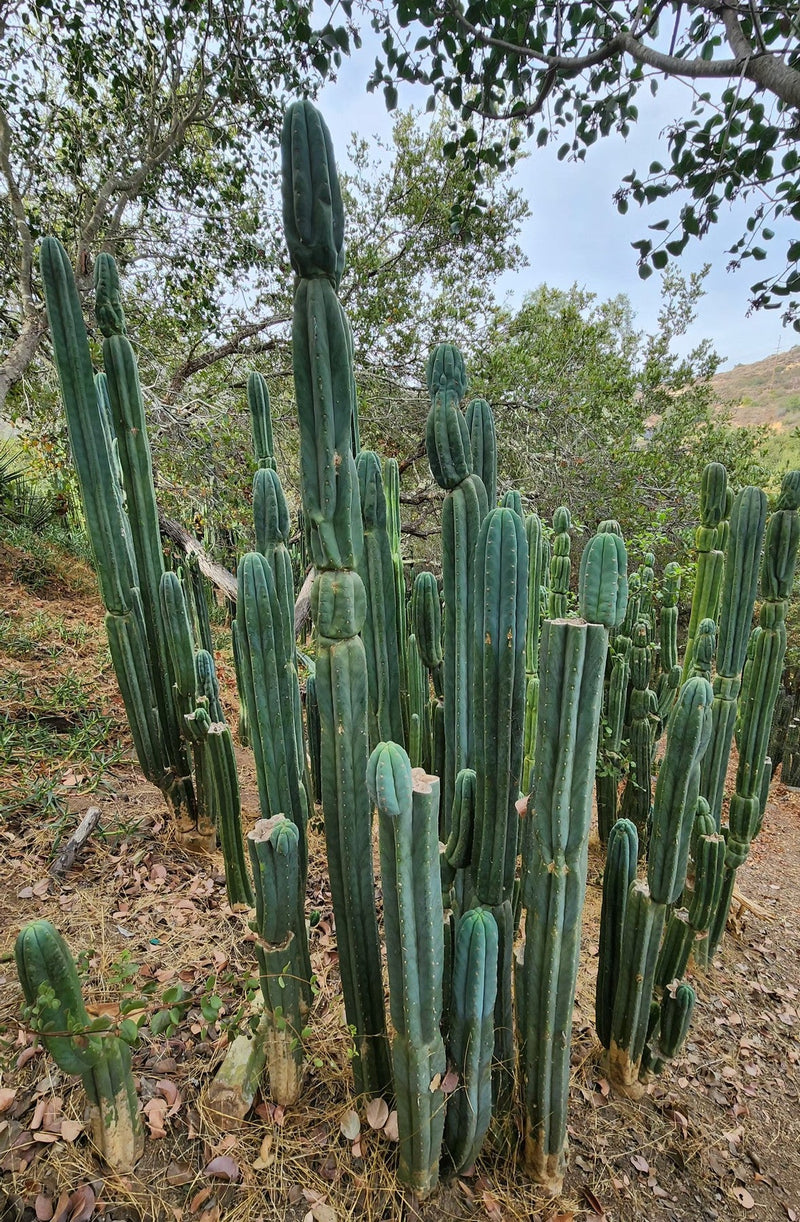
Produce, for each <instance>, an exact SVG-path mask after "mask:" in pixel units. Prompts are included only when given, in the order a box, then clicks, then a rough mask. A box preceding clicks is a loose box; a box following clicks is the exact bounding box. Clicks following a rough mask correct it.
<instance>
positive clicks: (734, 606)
mask: <svg viewBox="0 0 800 1222" xmlns="http://www.w3.org/2000/svg"><path fill="white" fill-rule="evenodd" d="M766 516H767V498H766V496H765V495H764V493H763V492H762V491H761V489H760V488H752V487H749V488H743V489H742V490H741V492H739V493H738V495H737V496H736V498H735V500H734V503H733V509H732V512H731V519H730V535H729V538H728V547H727V551H726V555H725V576H724V584H723V593H722V602H721V607H720V622H719V642H718V645H717V656H716V675H715V677H714V685H713V686H714V706H713V722H712V732H711V742H710V744H709V747H708V750H707V751H706V754H705V756H704V758H703V765H702V769H701V777H700V790H701V793H703V794H704V796H705V797H706V798H707V799H708V803H709V806H710V808H711V813H712V814H713V816H714V819H715V822H716V825H717V828H718V829H719V827H720V825H721V821H722V799H723V792H724V786H725V774H726V772H727V770H728V761H729V759H730V751H731V742H732V740H733V729H734V724H735V721H736V700H737V697H738V695H739V690H740V686H741V673H742V668H743V666H744V663H745V659H746V656H747V641H748V638H749V636H750V630H751V627H752V622H753V608H754V606H755V599H756V593H757V588H758V565H759V559H760V556H761V546H762V542H763V538H764V526H765V523H766Z"/></svg>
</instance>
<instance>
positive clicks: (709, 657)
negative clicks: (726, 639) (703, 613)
mask: <svg viewBox="0 0 800 1222" xmlns="http://www.w3.org/2000/svg"><path fill="white" fill-rule="evenodd" d="M716 647H717V624H716V621H715V620H713V619H703V620H701V621H700V623H699V624H698V627H697V635H696V636H695V638H694V650H693V652H692V669H691V674H692V676H695V675H699V676H700V677H701V678H703V679H708V681H709V683H710V682H711V667H712V666H713V664H714V651H715V649H716Z"/></svg>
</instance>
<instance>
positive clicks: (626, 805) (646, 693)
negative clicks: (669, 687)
mask: <svg viewBox="0 0 800 1222" xmlns="http://www.w3.org/2000/svg"><path fill="white" fill-rule="evenodd" d="M651 656H652V651H651V649H650V645H649V643H648V629H647V625H646V623H645V622H644V621H643V620H639V622H638V623H637V624H636V626H635V627H634V630H633V642H632V649H631V689H632V690H631V693H630V703H629V709H630V745H631V746H630V749H631V760H632V770H631V774H630V775H629V777H628V780H627V783H626V785H625V792H624V794H623V796H622V815H623V817H624V818H625V819H630V820H631V821H632V822H633V823H635V824H636V830H637V831H638V833H639V844H640V848H641V849H644V847H645V846H646V844H647V836H648V824H649V820H650V805H651V800H652V763H653V742H654V740H655V730H656V724H657V721H658V706H657V702H656V695H655V692H654V691H653V690H652V688H651V687H650V659H651Z"/></svg>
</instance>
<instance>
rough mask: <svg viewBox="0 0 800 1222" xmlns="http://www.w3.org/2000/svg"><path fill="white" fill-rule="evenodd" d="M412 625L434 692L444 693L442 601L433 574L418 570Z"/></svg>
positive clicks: (412, 609)
mask: <svg viewBox="0 0 800 1222" xmlns="http://www.w3.org/2000/svg"><path fill="white" fill-rule="evenodd" d="M411 627H412V630H413V633H414V636H415V637H416V638H417V648H418V649H419V652H420V657H421V658H422V660H423V662H424V663H425V665H426V666H427V668H428V670H429V671H430V673H431V679H432V680H433V686H434V691H435V692H436V694H437V696H441V695H442V663H443V661H444V653H443V649H442V604H441V600H440V598H439V588H438V586H437V584H436V578H435V577H434V575H433V573H429V572H427V571H426V570H424V569H423V570H422V572H420V573H417V575H416V577H415V578H414V587H413V589H412V592H411Z"/></svg>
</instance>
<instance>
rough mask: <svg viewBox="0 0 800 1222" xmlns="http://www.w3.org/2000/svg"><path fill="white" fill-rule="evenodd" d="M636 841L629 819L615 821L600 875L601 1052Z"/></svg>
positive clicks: (597, 992)
mask: <svg viewBox="0 0 800 1222" xmlns="http://www.w3.org/2000/svg"><path fill="white" fill-rule="evenodd" d="M638 855H639V837H638V834H637V832H636V825H635V824H634V823H631V821H630V820H629V819H618V820H617V822H616V823H615V824H614V825H613V827H612V828H611V831H610V833H609V837H608V851H607V853H606V864H605V869H604V871H603V903H602V907H601V910H600V946H599V952H598V960H597V986H596V990H595V1007H594V1012H595V1023H596V1026H597V1038H598V1039H599V1040H600V1043H601V1044H602V1045H603V1047H604V1048H609V1047H610V1045H611V1018H612V1015H613V1011H614V994H615V992H616V988H617V980H618V979H619V974H620V961H621V957H622V930H623V927H624V923H625V908H626V906H627V903H628V891H629V889H630V885H631V883H632V882H633V880H634V879H635V877H636V860H637V857H638Z"/></svg>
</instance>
